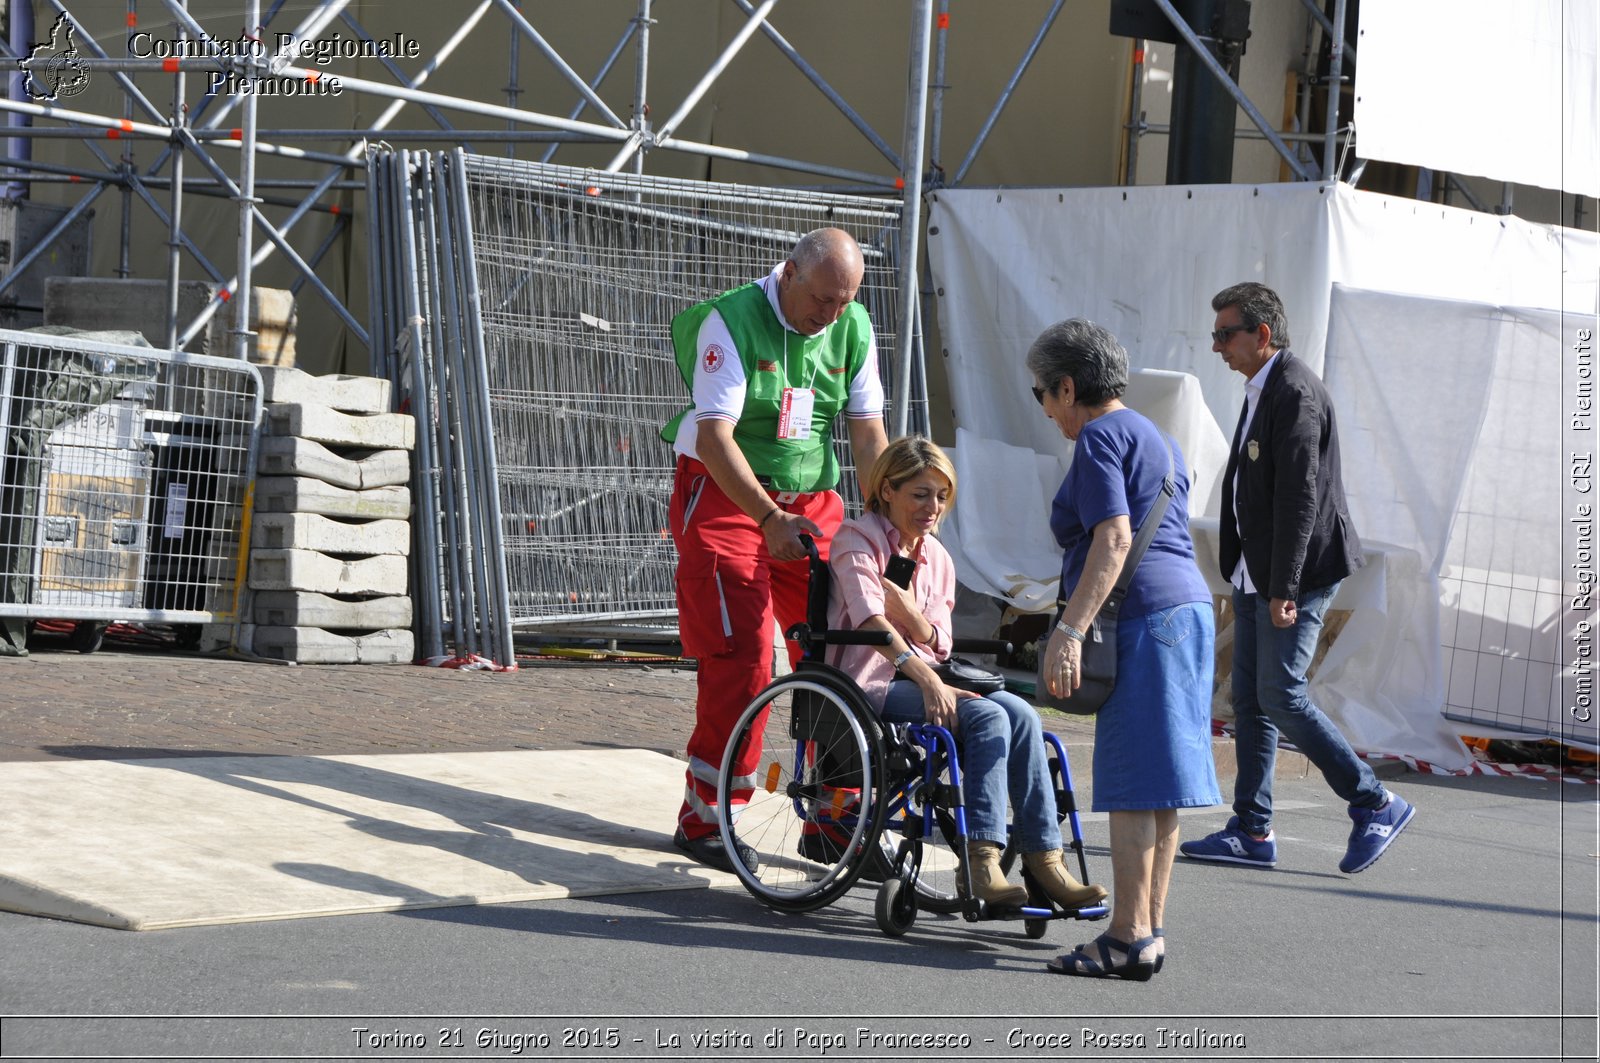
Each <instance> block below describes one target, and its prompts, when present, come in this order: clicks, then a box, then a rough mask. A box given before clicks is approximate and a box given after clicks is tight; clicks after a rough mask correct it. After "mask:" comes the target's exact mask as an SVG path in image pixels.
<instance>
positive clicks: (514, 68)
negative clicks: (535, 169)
mask: <svg viewBox="0 0 1600 1063" xmlns="http://www.w3.org/2000/svg"><path fill="white" fill-rule="evenodd" d="M512 3H514V4H515V5H516V8H517V10H518V11H521V10H522V0H512ZM506 66H507V71H506V106H507V107H510V108H512V109H513V110H515V109H516V106H517V101H518V100H519V99H520V98H521V97H522V37H521V36H520V35H519V34H515V33H513V34H512V35H511V55H510V57H509V58H508V60H507V63H506ZM579 106H582V105H581V104H580V105H579ZM572 117H574V118H576V117H578V116H577V115H573V116H572ZM516 128H517V126H516V123H515V122H510V121H508V122H506V131H507V132H508V133H509V132H514V131H515V130H516ZM516 154H517V148H516V145H515V144H508V145H506V158H508V159H512V158H516Z"/></svg>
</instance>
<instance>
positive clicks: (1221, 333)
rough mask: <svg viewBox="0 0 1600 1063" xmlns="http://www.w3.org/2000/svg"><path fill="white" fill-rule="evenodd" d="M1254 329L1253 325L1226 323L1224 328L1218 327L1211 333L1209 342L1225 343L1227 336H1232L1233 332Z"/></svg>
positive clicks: (1252, 330)
mask: <svg viewBox="0 0 1600 1063" xmlns="http://www.w3.org/2000/svg"><path fill="white" fill-rule="evenodd" d="M1255 330H1256V326H1255V325H1228V326H1227V327H1225V328H1219V329H1217V330H1216V331H1215V332H1213V333H1212V334H1211V342H1212V343H1227V342H1228V337H1229V336H1232V335H1233V334H1234V333H1235V332H1254V331H1255Z"/></svg>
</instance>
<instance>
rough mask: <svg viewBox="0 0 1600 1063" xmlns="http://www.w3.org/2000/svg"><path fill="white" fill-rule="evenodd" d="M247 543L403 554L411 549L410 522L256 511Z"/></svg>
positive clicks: (274, 547)
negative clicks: (352, 519) (335, 518)
mask: <svg viewBox="0 0 1600 1063" xmlns="http://www.w3.org/2000/svg"><path fill="white" fill-rule="evenodd" d="M250 545H251V546H252V547H255V548H257V549H261V550H317V551H320V552H322V553H325V554H349V555H360V556H365V557H370V556H372V555H375V554H396V555H399V556H401V557H405V556H406V555H408V554H410V553H411V525H410V523H408V522H407V521H403V520H364V521H342V520H334V519H333V518H331V517H324V516H322V515H321V514H318V513H257V514H256V516H255V522H254V524H253V525H252V527H251V532H250Z"/></svg>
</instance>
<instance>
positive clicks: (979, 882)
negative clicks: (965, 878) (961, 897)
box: [967, 842, 1028, 905]
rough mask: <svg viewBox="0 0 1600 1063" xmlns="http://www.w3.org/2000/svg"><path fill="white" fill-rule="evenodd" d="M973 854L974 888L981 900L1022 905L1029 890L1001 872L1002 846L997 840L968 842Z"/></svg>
mask: <svg viewBox="0 0 1600 1063" xmlns="http://www.w3.org/2000/svg"><path fill="white" fill-rule="evenodd" d="M967 851H968V852H969V853H971V854H972V890H973V892H974V893H975V894H977V897H978V899H979V900H980V901H987V902H988V903H990V904H1005V905H1022V904H1026V903H1027V902H1028V891H1027V890H1026V889H1024V888H1022V887H1021V886H1013V885H1012V884H1011V883H1009V882H1007V881H1006V877H1005V875H1003V874H1002V873H1001V872H1000V846H999V845H998V844H997V843H995V842H968V843H967Z"/></svg>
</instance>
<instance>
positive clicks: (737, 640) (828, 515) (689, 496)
mask: <svg viewBox="0 0 1600 1063" xmlns="http://www.w3.org/2000/svg"><path fill="white" fill-rule="evenodd" d="M773 504H774V505H780V504H779V503H776V502H774V503H773ZM781 508H783V509H784V510H785V511H787V512H790V513H801V514H804V515H805V516H807V517H809V518H810V519H811V520H812V521H814V522H815V523H816V524H817V526H818V527H820V528H821V529H822V530H823V535H822V536H821V537H820V538H819V539H818V540H817V547H818V549H819V550H820V551H821V552H822V556H823V557H826V556H827V553H828V543H829V542H831V541H832V539H833V533H834V532H835V531H836V530H838V527H839V524H840V521H841V520H842V519H843V517H844V503H843V502H842V501H841V500H840V498H839V496H838V495H837V494H836V493H834V492H832V491H820V492H817V493H815V494H812V495H809V496H804V497H802V498H801V499H800V500H799V501H795V502H790V503H785V504H781ZM669 519H670V521H671V528H672V538H673V541H674V542H675V543H676V544H677V547H678V573H677V597H678V633H679V637H680V638H681V639H682V641H683V652H684V655H685V656H688V657H693V658H695V659H696V661H697V668H698V671H697V674H696V694H695V725H694V733H693V734H691V735H690V736H689V746H688V752H689V757H690V769H689V771H688V772H686V773H685V787H684V802H683V807H682V808H681V809H680V810H679V812H678V825H679V827H680V828H681V829H682V830H683V832H684V834H685V836H687V837H690V838H699V837H704V836H706V835H709V834H714V833H716V831H717V807H716V806H717V774H718V772H719V771H720V770H721V767H722V754H723V751H724V749H726V748H727V745H728V739H729V737H731V735H732V732H733V728H734V725H735V724H737V723H738V722H739V716H740V714H742V713H743V712H744V710H745V708H746V707H747V706H748V705H749V704H750V702H751V701H753V700H754V699H755V696H756V695H757V694H759V693H760V692H761V690H762V688H764V687H765V686H766V685H767V684H768V683H769V682H771V681H772V623H773V618H774V616H776V618H777V620H778V622H779V624H780V625H781V626H782V627H783V628H784V629H787V628H788V627H789V626H790V625H791V624H795V623H797V622H799V621H801V620H804V619H805V610H806V591H807V589H808V587H809V585H810V571H809V569H808V567H807V564H806V562H805V561H803V560H801V561H773V560H772V558H771V557H770V556H769V555H768V553H767V547H766V538H765V537H764V536H763V535H762V533H761V530H760V528H758V527H757V526H756V522H755V521H754V520H751V519H750V518H749V517H748V516H746V515H745V513H744V512H743V511H742V510H740V509H739V508H738V507H737V506H735V505H734V504H733V502H732V501H730V500H729V499H728V497H727V496H726V495H725V494H723V493H722V490H721V488H719V487H718V486H717V485H716V482H715V481H713V480H712V479H711V477H710V475H709V474H708V473H707V472H706V469H705V466H704V465H701V464H700V463H699V462H697V461H692V460H690V459H688V458H681V457H680V458H679V459H678V467H677V472H676V475H675V477H674V480H673V490H672V506H671V511H670V514H669ZM799 656H800V649H799V646H797V645H796V644H794V643H790V644H789V660H790V664H791V665H792V664H793V663H795V662H796V661H797V660H798V659H799ZM761 726H762V727H764V726H765V721H764V720H763V721H761ZM759 730H760V728H758V731H759ZM760 757H761V747H760V744H759V743H749V744H748V745H747V747H746V748H745V749H744V750H742V751H741V756H740V757H739V758H738V760H737V761H736V762H735V764H734V771H735V774H736V775H737V776H748V775H750V774H752V773H753V772H754V771H755V769H756V763H757V761H759V760H760ZM696 762H698V764H699V766H700V770H699V771H696V770H695V765H696ZM749 793H750V785H749V784H748V782H746V784H745V785H743V786H741V787H740V788H739V789H738V790H737V791H736V792H735V793H734V794H733V795H732V799H733V801H735V802H736V803H743V801H744V800H745V799H746V798H747V797H748V796H749Z"/></svg>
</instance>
